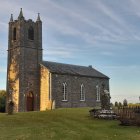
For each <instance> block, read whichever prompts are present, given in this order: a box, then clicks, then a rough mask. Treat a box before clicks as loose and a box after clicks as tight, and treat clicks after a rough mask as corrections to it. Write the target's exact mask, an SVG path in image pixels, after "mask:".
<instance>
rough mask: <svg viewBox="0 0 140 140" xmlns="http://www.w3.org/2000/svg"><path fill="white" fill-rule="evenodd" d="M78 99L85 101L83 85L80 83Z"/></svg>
mask: <svg viewBox="0 0 140 140" xmlns="http://www.w3.org/2000/svg"><path fill="white" fill-rule="evenodd" d="M80 101H85V93H84V85H83V84H81V87H80Z"/></svg>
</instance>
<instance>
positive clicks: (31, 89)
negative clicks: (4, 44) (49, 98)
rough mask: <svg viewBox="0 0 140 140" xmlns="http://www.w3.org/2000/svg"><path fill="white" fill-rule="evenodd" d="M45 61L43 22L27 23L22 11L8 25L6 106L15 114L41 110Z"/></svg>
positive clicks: (30, 21)
mask: <svg viewBox="0 0 140 140" xmlns="http://www.w3.org/2000/svg"><path fill="white" fill-rule="evenodd" d="M41 62H42V22H41V20H40V15H39V14H38V17H37V20H36V21H35V22H34V21H32V20H31V19H29V20H26V19H25V18H24V16H23V12H22V9H21V11H20V14H19V16H18V19H17V20H13V15H11V18H10V22H9V40H8V61H7V104H8V102H9V101H13V102H14V109H15V112H21V111H33V110H39V108H40V65H39V64H40V63H41Z"/></svg>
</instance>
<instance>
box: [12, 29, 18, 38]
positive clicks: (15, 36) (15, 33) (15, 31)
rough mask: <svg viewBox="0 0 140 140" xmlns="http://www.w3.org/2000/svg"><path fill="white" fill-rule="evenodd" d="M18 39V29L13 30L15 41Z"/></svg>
mask: <svg viewBox="0 0 140 140" xmlns="http://www.w3.org/2000/svg"><path fill="white" fill-rule="evenodd" d="M16 39H17V30H16V27H15V28H14V29H13V40H16Z"/></svg>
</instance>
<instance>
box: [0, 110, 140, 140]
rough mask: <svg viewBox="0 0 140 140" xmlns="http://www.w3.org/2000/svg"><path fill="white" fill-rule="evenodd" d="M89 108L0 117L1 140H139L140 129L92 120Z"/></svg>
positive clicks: (0, 114) (114, 122)
mask: <svg viewBox="0 0 140 140" xmlns="http://www.w3.org/2000/svg"><path fill="white" fill-rule="evenodd" d="M90 109H91V108H69V109H55V110H51V111H44V112H26V113H14V114H13V115H7V114H6V113H0V139H1V140H125V139H127V140H139V139H140V127H136V126H129V127H128V126H121V125H119V124H120V122H119V121H117V120H104V119H101V120H99V119H94V118H92V117H90V115H89V110H90Z"/></svg>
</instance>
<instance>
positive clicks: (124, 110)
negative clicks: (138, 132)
mask: <svg viewBox="0 0 140 140" xmlns="http://www.w3.org/2000/svg"><path fill="white" fill-rule="evenodd" d="M115 113H116V114H117V115H118V116H119V120H120V121H121V124H124V125H140V107H139V106H136V107H130V106H129V107H121V108H119V109H116V110H115Z"/></svg>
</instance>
